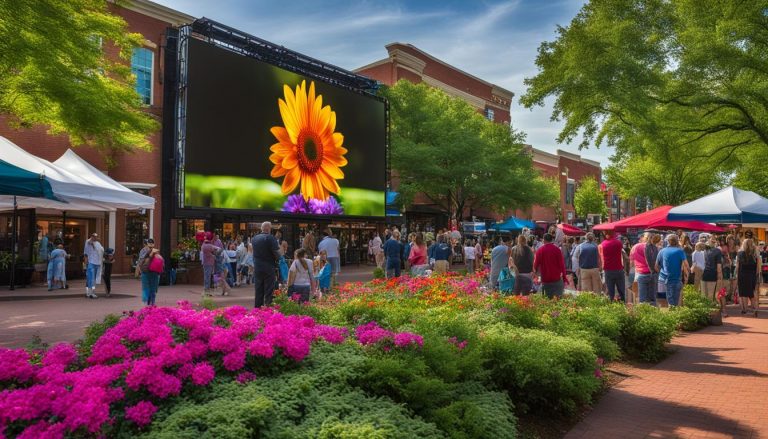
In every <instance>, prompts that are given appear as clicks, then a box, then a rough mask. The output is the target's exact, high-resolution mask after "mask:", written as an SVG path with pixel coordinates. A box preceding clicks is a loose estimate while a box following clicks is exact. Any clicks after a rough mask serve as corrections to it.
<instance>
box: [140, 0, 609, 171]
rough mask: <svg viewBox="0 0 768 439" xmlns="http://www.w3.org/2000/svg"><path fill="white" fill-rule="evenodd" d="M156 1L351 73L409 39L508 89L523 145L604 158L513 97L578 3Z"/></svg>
mask: <svg viewBox="0 0 768 439" xmlns="http://www.w3.org/2000/svg"><path fill="white" fill-rule="evenodd" d="M155 1H157V2H159V3H161V4H163V5H166V6H168V7H171V8H174V9H177V10H179V11H182V12H185V13H187V14H190V15H193V16H195V17H208V18H211V19H214V20H216V21H219V22H222V23H224V24H227V25H229V26H232V27H235V28H237V29H240V30H243V31H245V32H248V33H250V34H253V35H256V36H258V37H260V38H264V39H266V40H268V41H271V42H273V43H276V44H280V45H282V46H285V47H287V48H289V49H292V50H296V51H298V52H301V53H304V54H306V55H309V56H311V57H314V58H318V59H320V60H323V61H326V62H329V63H331V64H335V65H337V66H339V67H343V68H346V69H350V70H352V69H355V68H357V67H361V66H363V65H366V64H368V63H371V62H373V61H376V60H379V59H383V58H386V56H387V51H386V49H385V48H384V46H385V45H386V44H388V43H391V42H395V41H397V42H401V43H410V44H413V45H415V46H416V47H418V48H420V49H422V50H424V51H426V52H428V53H430V54H431V55H433V56H435V57H437V58H439V59H441V60H443V61H445V62H447V63H449V64H452V65H454V66H456V67H458V68H460V69H462V70H464V71H466V72H469V73H471V74H473V75H475V76H478V77H480V78H483V79H485V80H487V81H489V82H492V83H495V84H498V85H500V86H502V87H504V88H506V89H508V90H511V91H512V92H514V93H515V101H514V103H513V104H512V125H513V126H514V127H515V128H516V129H518V130H522V131H523V132H525V133H526V134H527V143H530V144H532V145H533V146H534V147H536V148H539V149H543V150H545V151H550V152H554V151H555V150H556V149H558V148H560V149H564V150H566V151H571V152H575V153H577V154H581V155H582V156H583V157H586V158H590V159H593V160H599V161H600V162H602V164H603V166H605V165H607V163H608V156H609V155H610V151H609V150H607V149H606V148H605V147H603V148H601V149H596V148H594V147H593V148H590V149H587V150H582V151H578V148H577V146H576V145H577V144H578V139H577V140H576V141H574V142H573V143H572V144H570V145H558V144H557V142H556V140H555V139H556V137H557V133H558V132H559V131H560V127H561V125H562V123H560V122H551V121H550V115H551V107H550V106H549V105H548V106H545V107H540V108H535V109H533V110H527V109H525V108H523V107H522V106H521V105H520V103H519V101H518V98H519V97H520V95H522V94H523V93H524V91H525V87H524V85H523V79H524V78H525V77H529V76H533V75H534V74H535V73H536V66H535V64H534V61H535V58H536V52H537V49H538V47H539V44H540V43H541V42H542V41H545V40H552V39H553V38H554V35H555V28H556V26H557V25H558V24H559V25H567V24H568V23H569V22H570V20H571V19H572V18H573V16H574V15H576V13H577V12H578V10H579V9H580V8H581V5H582V4H583V1H582V0H538V1H537V0H512V1H471V0H467V1H458V0H446V1H381V0H364V1H345V0H329V1H283V2H279V1H274V0H272V1H265V0H215V1H212V0H155Z"/></svg>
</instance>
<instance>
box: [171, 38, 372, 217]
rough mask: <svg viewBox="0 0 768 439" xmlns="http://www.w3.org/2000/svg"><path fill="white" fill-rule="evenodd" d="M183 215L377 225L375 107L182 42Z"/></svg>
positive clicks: (254, 63) (363, 99)
mask: <svg viewBox="0 0 768 439" xmlns="http://www.w3.org/2000/svg"><path fill="white" fill-rule="evenodd" d="M187 60H188V65H187V69H188V77H187V80H188V82H187V86H188V87H187V105H186V146H185V151H184V168H183V169H184V207H193V208H195V207H197V208H217V209H237V210H249V211H278V212H286V213H290V214H303V215H307V214H315V215H354V216H384V213H385V207H384V205H385V188H386V163H385V160H386V152H385V137H386V116H385V107H384V102H383V101H381V100H379V99H376V98H374V97H370V96H364V95H361V94H358V93H355V92H352V91H348V90H345V89H342V88H339V87H335V86H332V85H330V84H328V83H325V82H322V81H318V80H314V79H311V78H308V77H305V76H302V75H298V74H295V73H292V72H289V71H287V70H283V69H280V68H278V67H275V66H273V65H271V64H267V63H264V62H261V61H258V60H255V59H252V58H248V57H245V56H242V55H239V54H236V53H233V52H230V51H227V50H225V49H222V48H219V47H216V46H214V45H211V44H208V43H206V42H203V41H200V40H196V39H193V38H190V39H189V48H188V55H187Z"/></svg>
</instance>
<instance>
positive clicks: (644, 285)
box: [635, 273, 656, 305]
mask: <svg viewBox="0 0 768 439" xmlns="http://www.w3.org/2000/svg"><path fill="white" fill-rule="evenodd" d="M635 280H637V295H638V296H639V299H640V303H650V304H651V305H656V291H654V290H655V288H651V283H652V281H653V275H652V274H650V273H648V274H638V275H637V277H636V278H635Z"/></svg>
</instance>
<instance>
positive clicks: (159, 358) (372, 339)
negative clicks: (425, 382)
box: [0, 303, 423, 438]
mask: <svg viewBox="0 0 768 439" xmlns="http://www.w3.org/2000/svg"><path fill="white" fill-rule="evenodd" d="M361 328H363V329H361ZM357 329H358V330H357V334H358V341H359V342H360V343H361V344H371V343H379V342H382V341H383V340H389V341H391V343H393V344H394V345H395V346H397V347H400V348H405V347H409V346H421V345H422V343H423V340H422V338H421V336H419V335H416V334H410V333H398V334H395V333H392V332H390V331H386V330H384V329H382V328H380V327H378V325H376V324H375V323H372V324H369V325H365V327H359V328H357ZM366 334H367V335H366ZM346 339H347V329H346V328H339V327H332V326H324V325H318V324H316V323H315V321H314V320H313V319H312V318H310V317H306V316H286V315H283V314H281V313H279V312H278V311H276V310H275V309H271V308H266V309H253V310H247V309H245V308H243V307H231V308H226V309H219V310H214V311H210V310H199V311H198V310H195V309H193V308H192V307H191V306H190V304H189V303H179V307H178V308H155V307H148V308H144V309H143V310H141V311H139V312H137V313H135V314H132V315H129V316H128V317H126V318H124V319H122V320H121V321H120V322H119V323H118V324H117V325H115V326H114V327H112V328H110V329H108V330H107V331H106V332H105V333H104V335H103V336H102V337H101V338H99V339H98V341H97V342H96V343H95V344H94V345H93V349H92V354H91V356H90V357H89V358H87V359H85V360H84V361H82V360H80V359H79V358H78V352H77V350H76V348H75V346H73V345H71V344H59V345H56V346H54V347H53V348H51V349H49V350H48V351H47V352H44V353H32V354H30V353H28V352H27V351H25V350H23V349H0V389H5V390H3V391H2V392H0V438H4V437H5V436H6V435H8V434H16V433H17V432H18V431H19V430H20V429H22V428H23V431H21V433H20V434H19V435H18V437H19V438H32V437H53V438H55V437H63V436H64V435H65V434H67V433H77V432H79V433H91V434H95V433H99V432H103V431H104V429H105V427H107V426H109V425H112V424H115V423H116V422H123V419H125V420H127V421H129V422H131V423H133V424H135V425H136V426H138V427H142V426H145V425H147V424H149V423H151V421H152V417H153V415H154V414H155V412H156V411H157V409H158V404H159V403H160V402H162V400H163V399H165V398H168V397H171V396H174V395H178V394H180V393H181V392H182V391H184V389H185V387H188V388H192V387H194V386H205V385H208V384H209V383H210V382H211V381H213V379H214V378H215V377H216V376H217V375H220V376H223V377H224V378H227V379H232V380H237V381H238V382H240V383H247V382H249V381H252V380H257V376H256V374H255V373H254V370H255V369H256V368H258V367H269V365H271V364H272V362H273V361H275V360H280V359H282V360H283V361H289V362H296V363H298V362H301V361H302V360H303V359H304V358H306V357H307V355H309V353H310V350H311V347H312V343H314V342H316V341H321V340H322V341H326V342H328V343H333V344H338V343H342V342H344V341H345V340H346ZM121 417H122V418H123V419H121ZM11 430H13V432H12V431H11Z"/></svg>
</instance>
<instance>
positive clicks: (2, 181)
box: [0, 160, 59, 289]
mask: <svg viewBox="0 0 768 439" xmlns="http://www.w3.org/2000/svg"><path fill="white" fill-rule="evenodd" d="M0 195H10V196H13V219H12V221H11V222H12V224H11V229H12V230H11V273H10V275H11V276H10V277H11V289H14V284H15V283H16V279H15V274H16V233H17V231H16V222H17V221H18V220H17V205H16V197H33V198H47V199H49V200H56V201H59V200H57V198H56V197H55V196H54V195H53V189H52V188H51V183H49V182H48V180H47V179H46V178H45V176H44V175H41V174H36V173H34V172H30V171H27V170H24V169H22V168H20V167H18V166H15V165H12V164H10V163H8V162H6V161H4V160H0Z"/></svg>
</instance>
